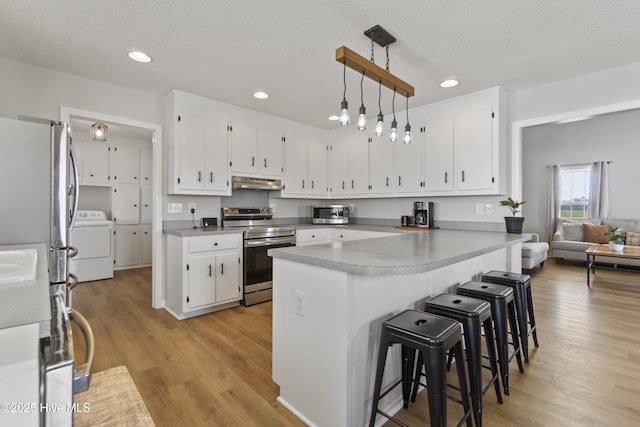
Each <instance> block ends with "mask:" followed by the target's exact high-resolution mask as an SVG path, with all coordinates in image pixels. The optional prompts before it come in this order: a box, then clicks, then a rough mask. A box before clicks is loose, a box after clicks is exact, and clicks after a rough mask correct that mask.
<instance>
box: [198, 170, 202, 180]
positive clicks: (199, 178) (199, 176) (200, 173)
mask: <svg viewBox="0 0 640 427" xmlns="http://www.w3.org/2000/svg"><path fill="white" fill-rule="evenodd" d="M198 182H202V171H198Z"/></svg>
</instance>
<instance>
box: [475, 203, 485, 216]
mask: <svg viewBox="0 0 640 427" xmlns="http://www.w3.org/2000/svg"><path fill="white" fill-rule="evenodd" d="M483 213H484V205H483V204H482V203H476V215H482V214H483Z"/></svg>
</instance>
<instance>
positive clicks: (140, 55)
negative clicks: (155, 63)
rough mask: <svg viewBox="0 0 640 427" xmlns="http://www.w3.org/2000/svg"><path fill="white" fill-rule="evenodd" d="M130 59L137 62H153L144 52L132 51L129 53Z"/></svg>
mask: <svg viewBox="0 0 640 427" xmlns="http://www.w3.org/2000/svg"><path fill="white" fill-rule="evenodd" d="M129 58H131V59H133V60H134V61H137V62H151V57H150V56H149V55H147V54H146V53H144V52H140V51H137V50H132V51H131V52H129Z"/></svg>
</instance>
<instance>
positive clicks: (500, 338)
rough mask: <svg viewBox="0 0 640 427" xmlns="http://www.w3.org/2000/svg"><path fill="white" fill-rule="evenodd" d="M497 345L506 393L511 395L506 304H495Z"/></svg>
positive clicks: (494, 320)
mask: <svg viewBox="0 0 640 427" xmlns="http://www.w3.org/2000/svg"><path fill="white" fill-rule="evenodd" d="M493 307H494V310H495V313H494V314H495V316H493V322H494V323H495V331H496V345H497V348H498V365H499V366H500V374H501V375H502V386H503V388H504V394H505V395H507V396H509V344H508V338H507V312H506V311H505V310H506V307H505V304H494V306H493Z"/></svg>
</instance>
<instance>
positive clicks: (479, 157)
mask: <svg viewBox="0 0 640 427" xmlns="http://www.w3.org/2000/svg"><path fill="white" fill-rule="evenodd" d="M493 115H494V114H493V108H492V107H491V106H479V107H472V108H469V109H466V110H464V111H462V112H460V114H458V116H457V123H456V125H457V126H456V131H457V132H456V133H457V138H456V169H457V171H458V173H457V176H456V179H457V187H458V189H459V190H491V189H492V187H493V184H494V179H495V178H494V177H495V173H494V167H493V166H494V165H493V150H494V149H497V147H495V148H494V143H493Z"/></svg>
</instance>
